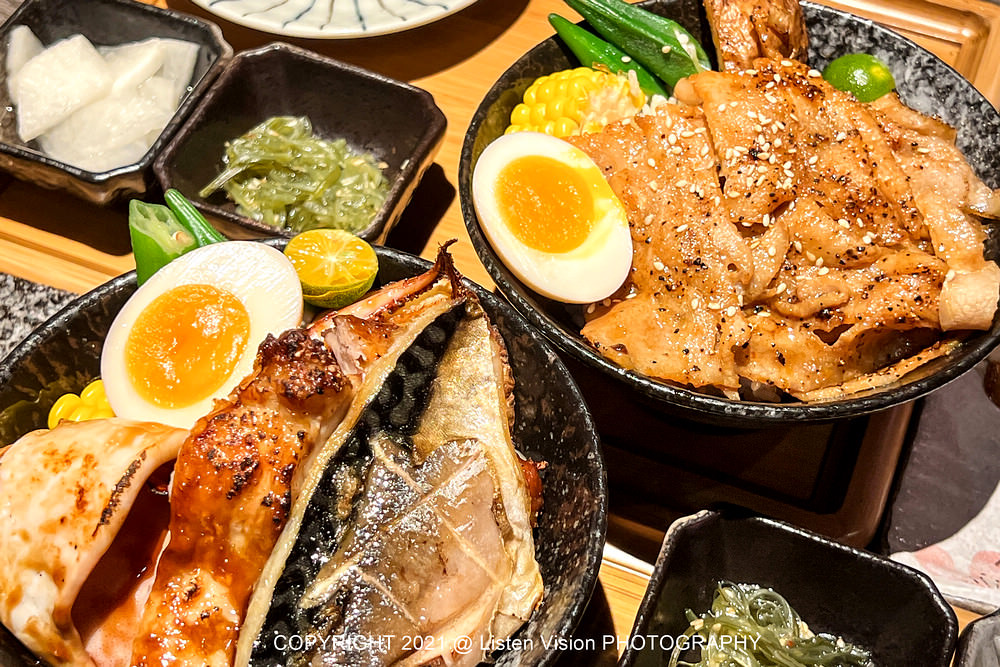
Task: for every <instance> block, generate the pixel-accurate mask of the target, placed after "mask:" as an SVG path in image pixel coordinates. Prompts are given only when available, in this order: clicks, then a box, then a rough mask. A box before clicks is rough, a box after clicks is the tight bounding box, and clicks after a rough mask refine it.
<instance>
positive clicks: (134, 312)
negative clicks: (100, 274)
mask: <svg viewBox="0 0 1000 667" xmlns="http://www.w3.org/2000/svg"><path fill="white" fill-rule="evenodd" d="M301 320H302V288H301V286H300V284H299V279H298V276H297V275H296V273H295V269H294V267H293V266H292V264H291V263H290V262H289V261H288V259H287V258H285V256H284V255H283V254H282V253H281V252H280V251H279V250H276V249H274V248H272V247H270V246H267V245H263V244H261V243H254V242H251V241H229V242H226V243H216V244H213V245H209V246H205V247H203V248H198V249H196V250H192V251H191V252H189V253H187V254H184V255H182V256H181V257H179V258H177V259H175V260H174V261H172V262H170V263H169V264H167V265H166V266H164V267H163V268H162V269H160V270H159V271H157V272H156V273H155V274H153V276H152V277H151V278H150V279H149V280H147V281H146V282H145V283H144V284H143V285H142V287H140V288H139V289H138V290H136V292H135V294H133V295H132V298H130V299H129V300H128V301H127V302H126V303H125V306H124V307H123V308H122V309H121V311H120V312H119V313H118V316H117V317H115V320H114V322H113V323H112V324H111V330H110V332H109V333H108V336H107V338H106V339H105V341H104V349H103V351H102V353H101V378H102V379H103V380H104V388H105V391H106V393H107V396H108V401H109V402H110V403H111V407H112V409H113V410H114V412H115V414H116V415H118V416H119V417H126V418H129V419H137V420H142V421H155V422H160V423H163V424H169V425H171V426H177V427H180V428H191V427H192V426H194V423H195V422H196V421H197V420H198V418H199V417H202V416H204V415H206V414H208V413H209V412H210V411H211V409H212V406H213V401H214V400H215V399H217V398H225V397H226V396H227V395H228V394H229V392H230V391H231V390H232V389H233V388H234V387H235V386H236V385H237V384H239V382H240V381H241V380H243V378H245V377H246V376H247V375H249V374H250V372H251V371H252V370H253V363H254V359H255V357H256V355H257V347H258V345H260V343H261V342H262V341H263V340H264V338H266V337H267V334H269V333H271V334H275V335H277V334H279V333H281V332H282V331H285V330H286V329H290V328H293V327H297V326H299V324H300V322H301Z"/></svg>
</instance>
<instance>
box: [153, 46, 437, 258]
mask: <svg viewBox="0 0 1000 667" xmlns="http://www.w3.org/2000/svg"><path fill="white" fill-rule="evenodd" d="M273 116H308V117H309V120H310V121H311V122H312V125H313V132H314V134H315V135H316V136H318V137H322V138H324V139H330V140H333V139H340V138H343V139H346V140H347V145H348V146H349V147H350V148H352V149H353V150H355V151H358V152H364V153H371V154H372V155H374V156H375V159H376V160H380V161H382V162H384V163H385V164H386V165H388V166H387V167H386V168H385V169H384V170H383V174H384V175H385V178H386V180H387V181H388V182H389V192H388V193H387V195H386V200H385V203H384V204H383V205H382V210H381V211H379V212H378V214H377V215H376V216H375V219H374V220H372V222H371V224H370V225H369V226H368V227H367V228H366V229H364V230H362V231H360V232H358V236H360V237H362V238H364V239H365V240H367V241H370V242H372V243H382V242H383V241H384V240H385V238H386V236H388V234H389V231H390V230H391V229H392V227H393V225H395V224H396V222H397V221H398V220H399V216H400V215H402V213H403V209H404V208H405V207H406V205H407V204H408V203H409V201H410V197H411V196H412V195H413V190H414V188H416V186H417V183H419V182H420V177H421V176H422V175H423V173H424V171H425V170H426V169H427V167H429V166H430V165H431V163H432V162H433V160H434V155H435V154H436V153H437V150H438V148H439V147H440V146H441V141H442V140H443V139H444V130H445V126H446V120H445V117H444V114H443V113H442V112H441V110H440V109H439V108H438V107H437V105H436V104H435V103H434V98H433V97H432V96H431V94H430V93H428V92H427V91H425V90H422V89H420V88H416V87H414V86H411V85H409V84H407V83H403V82H402V81H397V80H395V79H391V78H389V77H386V76H383V75H381V74H377V73H375V72H371V71H369V70H366V69H362V68H360V67H356V66H354V65H350V64H347V63H342V62H340V61H337V60H334V59H332V58H327V57H324V56H321V55H319V54H317V53H313V52H312V51H307V50H305V49H302V48H299V47H296V46H291V45H289V44H282V43H274V44H269V45H267V46H264V47H261V48H259V49H255V50H253V51H243V52H241V53H238V54H237V55H236V57H235V58H233V60H232V62H231V63H230V64H229V66H228V67H227V68H226V70H225V71H224V72H223V73H222V75H221V76H220V77H219V78H218V80H217V81H216V82H215V85H213V86H212V87H211V89H210V90H209V91H208V92H207V93H206V94H205V96H204V98H203V99H202V100H201V102H200V104H198V106H197V108H196V109H195V110H194V112H193V113H192V114H191V117H190V118H189V119H188V121H187V122H186V123H185V124H184V126H183V127H182V128H181V129H180V131H178V132H177V134H176V136H175V137H174V139H173V141H171V142H170V144H169V145H168V146H167V147H166V148H165V149H164V151H163V153H162V154H161V155H160V156H159V157H158V158H157V160H156V163H155V165H154V166H153V168H154V170H155V172H156V177H157V178H158V179H159V181H160V185H162V186H163V189H164V190H166V189H167V188H177V189H178V190H180V191H181V192H183V193H184V194H185V195H187V197H188V198H189V199H190V200H191V201H192V203H194V205H195V206H197V207H198V208H199V209H201V210H202V211H203V212H204V213H207V214H209V215H211V216H214V217H215V218H216V219H218V220H219V221H220V225H219V228H220V231H222V232H223V233H224V234H225V235H226V236H228V237H230V238H237V239H253V238H264V237H269V236H278V235H281V236H292V235H293V233H294V232H291V231H289V230H287V229H276V228H274V227H271V226H269V225H266V224H264V223H262V222H258V221H255V220H252V219H251V218H248V217H246V216H243V215H240V214H238V213H237V212H236V206H235V204H233V203H232V202H231V201H229V200H228V199H227V198H226V194H225V193H224V192H221V191H220V192H216V193H214V194H212V195H210V196H209V197H208V198H207V199H206V198H203V197H201V196H199V195H198V191H199V190H201V189H202V188H204V187H205V186H206V185H208V184H209V183H210V182H211V181H212V179H214V178H215V177H216V175H218V174H219V172H221V171H222V168H223V165H222V156H223V153H224V152H225V144H226V142H227V141H229V140H230V139H235V138H237V137H239V136H240V135H242V134H244V133H245V132H246V131H247V130H249V129H251V128H252V127H254V126H255V125H257V124H259V123H261V122H263V121H265V120H267V119H268V118H271V117H273Z"/></svg>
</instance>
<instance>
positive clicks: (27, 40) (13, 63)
mask: <svg viewBox="0 0 1000 667" xmlns="http://www.w3.org/2000/svg"><path fill="white" fill-rule="evenodd" d="M44 49H45V47H44V46H43V45H42V43H41V42H40V41H39V40H38V38H37V37H35V33H33V32H31V28H29V27H28V26H26V25H16V26H14V27H13V28H12V29H11V31H10V36H8V37H7V85H8V86H9V85H10V79H11V78H12V77H13V76H14V75H15V74H16V73H17V71H18V70H19V69H21V68H22V67H24V64H25V63H26V62H28V61H29V60H31V59H32V58H34V57H35V56H37V55H38V54H39V53H41V52H42V51H43V50H44Z"/></svg>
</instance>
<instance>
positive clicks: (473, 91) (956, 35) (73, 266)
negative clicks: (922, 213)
mask: <svg viewBox="0 0 1000 667" xmlns="http://www.w3.org/2000/svg"><path fill="white" fill-rule="evenodd" d="M156 1H157V4H160V5H164V4H166V5H168V6H170V7H171V8H174V9H178V10H181V11H185V12H189V13H192V14H195V15H198V16H202V17H205V18H208V19H210V20H215V21H217V22H218V23H220V25H221V26H222V29H223V32H224V34H225V36H226V39H227V40H228V41H229V42H230V43H231V44H232V45H233V48H234V49H235V50H237V51H239V50H243V49H247V48H253V47H256V46H260V45H262V44H265V43H268V42H271V41H275V40H276V39H279V38H276V37H274V36H272V35H267V34H264V33H260V32H256V31H253V30H250V29H247V28H243V27H241V26H238V25H234V24H231V23H228V22H225V21H219V20H218V19H215V18H214V17H213V16H211V15H210V14H208V13H207V12H205V11H204V10H202V9H200V8H199V7H197V6H195V5H194V4H192V3H191V2H190V1H189V0H156ZM828 4H832V5H835V6H840V7H844V8H847V9H850V10H852V11H854V12H855V13H858V14H862V15H865V16H869V17H872V18H875V19H876V20H878V21H880V22H883V23H886V24H888V25H890V26H893V27H896V28H897V29H899V30H900V31H902V32H904V33H905V34H907V35H908V36H910V37H912V38H914V39H916V40H917V41H919V42H920V43H922V44H923V45H925V46H927V47H928V48H930V49H932V50H933V51H935V52H936V53H938V54H939V55H941V57H943V58H944V59H945V60H947V61H948V62H949V63H951V64H952V65H953V66H955V67H956V69H958V70H959V71H960V72H961V73H963V74H964V75H965V76H966V77H968V78H969V79H970V80H972V81H973V82H974V83H975V84H976V85H977V86H978V87H979V88H980V90H982V91H983V93H984V94H985V95H987V97H989V98H990V99H991V100H992V101H994V103H996V102H997V101H998V100H1000V77H996V76H995V75H994V72H995V71H996V68H995V63H996V62H997V61H998V60H1000V7H998V6H996V5H993V4H991V3H989V2H986V1H985V0H829V1H828ZM552 11H558V12H559V13H562V14H564V15H565V16H567V17H574V18H575V14H574V13H573V12H572V10H569V9H568V8H567V7H566V6H565V5H563V4H562V2H560V0H479V1H478V2H476V3H474V4H473V5H471V6H470V7H468V8H467V9H465V10H463V11H461V12H459V13H457V14H455V15H453V16H450V17H448V18H445V19H443V20H441V21H438V22H436V23H432V24H430V25H427V26H424V27H421V28H418V29H415V30H411V31H407V32H403V33H399V34H396V35H387V36H380V37H370V38H365V39H357V40H346V41H337V40H328V41H320V40H303V39H285V40H284V41H289V42H292V43H295V44H299V45H301V46H304V47H306V48H309V49H312V50H315V51H318V52H320V53H323V54H326V55H329V56H332V57H335V58H338V59H340V60H344V61H348V62H351V63H355V64H357V65H361V66H363V67H367V68H369V69H372V70H375V71H377V72H381V73H383V74H386V75H388V76H391V77H395V78H398V79H402V80H405V81H409V82H411V83H413V84H415V85H417V86H420V87H422V88H425V89H426V90H428V91H430V92H431V93H432V94H433V95H434V97H435V99H436V101H437V104H438V105H439V106H440V107H441V109H442V110H443V111H444V113H445V115H446V117H447V119H448V131H447V134H446V136H445V139H444V143H443V145H442V147H441V150H440V152H439V154H438V155H437V159H436V163H435V165H434V166H432V167H431V169H430V170H429V171H428V173H427V175H426V176H425V178H424V180H423V182H422V184H421V185H420V187H419V188H418V189H417V192H416V194H415V196H414V200H413V202H412V204H411V206H410V207H409V209H408V210H407V212H406V214H405V215H404V217H403V220H402V221H401V222H400V225H399V226H398V227H397V230H396V231H395V232H394V233H393V234H392V236H391V237H390V239H389V244H390V245H393V246H395V247H399V248H402V249H404V250H409V251H411V252H417V253H421V254H423V255H424V256H431V255H432V254H433V253H434V250H435V248H436V247H437V245H438V244H439V243H441V242H443V241H446V240H448V239H451V238H457V239H459V243H458V244H457V245H456V246H455V247H454V255H455V257H456V262H457V265H458V268H459V269H460V270H461V271H462V272H463V273H464V274H465V275H467V276H469V277H470V278H472V279H473V280H476V281H477V282H480V283H482V284H485V285H490V284H491V281H490V279H489V277H488V275H487V274H486V271H485V269H484V268H483V267H482V265H481V264H480V263H479V261H478V259H477V257H476V254H475V251H474V250H473V248H472V246H471V244H470V243H469V241H468V234H467V233H466V231H465V226H464V224H463V222H462V216H461V211H460V208H459V202H458V198H457V194H456V192H457V191H456V184H457V178H458V158H459V153H460V151H461V145H462V140H463V137H464V134H465V129H466V127H467V126H468V124H469V122H470V120H471V117H472V114H473V112H474V110H475V108H476V106H477V105H478V103H479V101H480V100H481V99H482V97H483V95H484V94H485V93H486V91H487V90H488V88H489V87H490V85H491V84H492V82H493V81H494V80H495V79H497V78H498V77H499V76H500V74H501V73H502V72H503V71H504V70H505V69H506V68H507V67H508V66H509V65H510V64H511V63H512V62H513V61H514V60H515V59H516V58H518V57H519V56H520V55H521V54H522V53H524V52H525V51H527V50H528V49H529V48H531V47H532V46H533V45H535V44H536V43H537V42H539V41H541V40H542V39H544V38H546V37H548V36H550V35H551V33H552V31H551V29H550V27H549V25H548V22H547V21H546V16H547V15H548V14H549V13H550V12H552ZM125 221H126V214H125V208H124V206H117V207H112V208H109V209H101V208H97V207H94V206H91V205H88V204H85V203H83V202H81V201H78V200H76V199H73V198H72V197H70V196H68V195H62V194H59V193H52V192H49V191H45V190H42V189H40V188H38V187H35V186H32V185H30V184H26V183H21V182H18V181H13V180H10V179H7V181H6V182H2V181H0V271H4V272H7V273H12V274H14V275H18V276H21V277H23V278H27V279H30V280H34V281H36V282H42V283H46V284H49V285H52V286H55V287H59V288H62V289H67V290H71V291H75V292H84V291H87V290H89V289H91V288H92V287H94V286H96V285H98V284H100V283H102V282H104V281H106V280H107V279H109V278H111V277H113V276H116V275H118V274H120V273H122V272H124V271H127V270H129V269H131V268H132V267H133V262H132V258H131V255H130V254H129V244H128V234H127V228H126V222H125ZM664 529H665V526H646V527H644V533H645V535H646V538H647V539H646V541H645V544H646V545H647V546H646V548H645V549H640V551H641V552H642V553H640V554H639V555H640V556H642V557H643V558H645V559H646V560H652V559H653V558H655V553H653V552H651V550H650V549H649V548H648V545H649V544H650V543H651V542H655V541H656V540H657V539H658V535H659V534H660V533H661V532H662V531H663V530H664ZM624 534H627V531H622V530H618V531H615V532H614V535H615V536H616V537H618V538H620V537H621V535H624ZM654 538H655V539H654ZM622 541H623V542H626V544H623V545H622V546H624V547H626V548H629V544H627V542H628V539H627V538H622ZM633 551H635V550H634V549H633ZM600 582H601V586H600V589H599V591H598V593H597V595H598V596H603V602H605V604H597V605H594V604H592V605H591V607H592V608H597V607H599V608H601V609H603V610H604V611H606V612H607V613H606V614H605V616H610V623H611V625H612V626H613V631H614V632H615V633H616V634H617V635H618V636H619V637H625V636H626V635H627V634H628V632H629V631H630V629H631V626H632V622H633V619H634V617H635V613H636V610H637V608H638V605H639V601H640V599H641V597H642V594H643V592H644V590H645V586H646V576H645V574H644V573H643V572H642V568H641V567H639V568H635V567H630V566H629V565H628V564H627V563H624V562H623V561H621V559H614V558H608V559H605V563H604V566H603V567H602V569H601V576H600ZM597 601H598V602H601V598H600V597H598V598H597ZM959 615H960V620H961V621H962V624H963V625H964V623H965V622H967V621H968V620H969V619H970V618H972V617H973V615H972V614H968V613H965V612H961V610H959ZM604 620H605V621H608V619H607V618H605V619H604ZM611 660H613V656H611V655H604V656H603V657H599V658H598V659H597V660H596V661H597V662H606V661H611Z"/></svg>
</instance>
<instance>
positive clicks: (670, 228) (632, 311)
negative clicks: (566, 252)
mask: <svg viewBox="0 0 1000 667" xmlns="http://www.w3.org/2000/svg"><path fill="white" fill-rule="evenodd" d="M571 141H573V142H574V143H575V144H576V145H578V146H580V147H581V148H582V149H583V150H584V151H585V152H587V153H588V154H589V155H590V156H591V157H592V158H593V159H594V161H595V162H596V163H597V164H598V165H599V166H600V167H601V169H603V170H604V172H605V173H607V174H610V177H609V182H610V183H611V186H612V189H613V190H614V191H615V193H616V194H617V195H618V196H619V198H620V199H621V200H622V202H623V203H624V204H625V207H626V209H627V210H628V211H629V225H630V227H631V231H632V246H633V258H632V272H631V274H630V277H629V280H628V282H627V285H626V287H625V290H626V293H624V294H622V295H621V296H622V297H623V298H621V299H618V300H617V303H615V304H614V305H613V306H611V308H610V310H608V311H607V312H606V313H603V314H601V315H600V316H599V317H597V318H595V319H592V320H591V321H590V322H589V323H588V324H587V325H586V326H585V327H584V329H583V335H584V336H585V337H586V338H587V339H588V340H589V341H590V342H591V343H592V344H593V345H594V346H595V347H597V348H598V349H599V350H600V351H601V352H602V353H603V354H605V355H606V356H608V357H610V358H611V359H613V360H615V361H616V362H617V363H618V364H620V365H621V366H623V367H625V368H630V369H634V370H636V371H638V372H640V373H643V374H646V375H651V376H653V377H659V378H663V379H668V380H672V381H674V382H678V383H681V384H691V385H694V386H705V385H716V386H719V387H723V388H726V389H730V390H734V391H735V390H736V389H737V388H738V387H739V378H738V377H737V375H736V370H735V364H734V357H733V354H734V348H735V347H737V346H739V345H741V344H742V343H743V342H745V341H746V335H747V333H748V332H747V328H746V325H745V322H744V319H743V314H742V311H741V308H740V305H741V304H740V301H739V299H740V294H741V287H740V286H741V285H742V284H744V283H746V282H748V281H749V280H750V277H751V276H752V272H753V257H752V253H751V250H750V248H749V247H748V245H747V244H746V243H745V242H744V240H743V238H742V237H741V236H740V234H739V232H738V231H737V230H736V228H735V227H734V226H733V224H732V223H731V222H730V221H729V219H728V216H727V215H726V214H725V211H724V210H723V209H722V208H721V206H720V204H721V195H722V193H721V191H720V189H719V180H718V177H717V175H716V163H715V155H714V153H713V152H712V146H711V142H710V141H709V137H708V133H707V130H706V128H705V122H704V118H703V116H702V114H701V113H700V112H699V111H698V110H697V109H686V108H683V107H680V106H678V105H673V104H665V105H662V106H660V107H659V108H658V109H657V110H656V112H655V114H652V115H646V116H642V117H637V118H635V119H633V121H630V122H628V123H617V124H614V125H611V126H609V127H608V128H606V129H605V131H604V132H603V133H602V134H590V135H584V136H581V137H573V138H572V139H571ZM602 312H603V308H602Z"/></svg>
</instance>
